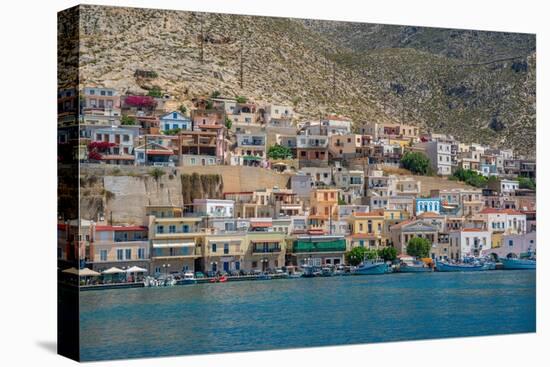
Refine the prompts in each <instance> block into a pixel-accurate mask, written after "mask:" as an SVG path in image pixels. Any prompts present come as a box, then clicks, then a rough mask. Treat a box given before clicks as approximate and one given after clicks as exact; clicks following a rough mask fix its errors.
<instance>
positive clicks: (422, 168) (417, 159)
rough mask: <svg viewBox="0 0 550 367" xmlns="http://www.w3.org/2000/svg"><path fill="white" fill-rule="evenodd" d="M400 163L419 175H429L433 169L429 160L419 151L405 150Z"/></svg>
mask: <svg viewBox="0 0 550 367" xmlns="http://www.w3.org/2000/svg"><path fill="white" fill-rule="evenodd" d="M401 165H402V166H403V167H404V168H406V169H408V170H409V171H411V172H413V173H416V174H419V175H431V174H433V169H432V167H431V166H430V160H429V159H428V157H426V155H425V154H423V153H420V152H407V153H405V155H403V157H402V158H401Z"/></svg>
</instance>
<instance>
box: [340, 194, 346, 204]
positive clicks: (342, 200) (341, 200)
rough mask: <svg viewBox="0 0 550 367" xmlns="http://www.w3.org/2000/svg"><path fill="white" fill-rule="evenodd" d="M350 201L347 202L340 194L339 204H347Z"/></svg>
mask: <svg viewBox="0 0 550 367" xmlns="http://www.w3.org/2000/svg"><path fill="white" fill-rule="evenodd" d="M347 204H348V203H346V201H345V200H344V199H343V198H342V197H341V196H340V195H338V205H347Z"/></svg>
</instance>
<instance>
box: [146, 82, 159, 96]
mask: <svg viewBox="0 0 550 367" xmlns="http://www.w3.org/2000/svg"><path fill="white" fill-rule="evenodd" d="M147 95H148V96H150V97H155V98H160V97H162V90H161V89H160V87H158V86H156V85H155V86H154V87H152V88H151V89H149V92H148V93H147Z"/></svg>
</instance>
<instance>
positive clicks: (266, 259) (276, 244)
mask: <svg viewBox="0 0 550 367" xmlns="http://www.w3.org/2000/svg"><path fill="white" fill-rule="evenodd" d="M246 241H247V246H246V252H245V257H244V268H245V269H246V270H248V271H251V270H252V271H254V270H256V271H258V270H259V271H266V270H268V269H276V268H280V267H282V266H284V265H285V254H286V238H285V234H284V233H282V232H248V233H247V234H246Z"/></svg>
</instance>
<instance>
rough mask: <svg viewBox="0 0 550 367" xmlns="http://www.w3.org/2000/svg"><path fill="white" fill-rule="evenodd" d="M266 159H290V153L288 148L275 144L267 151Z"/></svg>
mask: <svg viewBox="0 0 550 367" xmlns="http://www.w3.org/2000/svg"><path fill="white" fill-rule="evenodd" d="M267 157H268V158H271V159H290V158H292V151H291V150H290V148H288V147H285V146H283V145H280V144H275V145H272V146H270V147H269V149H268V150H267Z"/></svg>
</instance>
